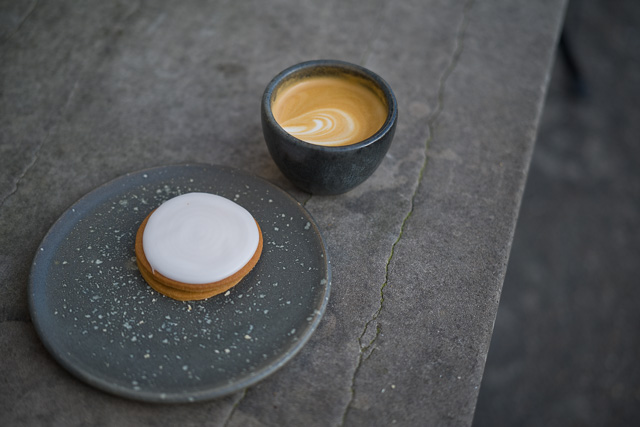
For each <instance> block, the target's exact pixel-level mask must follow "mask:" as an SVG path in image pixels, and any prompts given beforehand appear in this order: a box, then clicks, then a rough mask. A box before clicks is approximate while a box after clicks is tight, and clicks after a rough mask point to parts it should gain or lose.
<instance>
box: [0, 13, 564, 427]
mask: <svg viewBox="0 0 640 427" xmlns="http://www.w3.org/2000/svg"><path fill="white" fill-rule="evenodd" d="M94 3H95V4H94ZM293 4H295V7H292V5H293ZM0 10H7V12H6V13H7V16H9V18H6V19H2V20H0V24H1V25H2V31H0V34H2V37H3V39H1V41H0V42H1V43H2V45H1V46H0V49H1V55H2V57H1V59H2V60H1V64H2V65H0V67H1V68H0V72H1V73H2V77H3V78H2V82H1V84H2V89H1V93H2V98H1V103H0V124H1V126H2V128H1V130H2V133H1V134H0V135H1V138H2V140H1V141H0V144H1V145H0V147H1V150H2V151H1V152H2V156H1V158H0V162H1V163H0V167H1V169H2V171H3V173H2V175H1V180H0V251H1V252H0V321H2V323H1V324H0V330H1V332H0V338H1V340H2V343H3V345H2V346H1V347H0V349H1V350H0V351H1V352H2V353H1V356H2V358H3V360H5V362H4V363H3V364H2V365H0V377H2V378H3V382H2V383H1V384H2V385H1V386H0V394H1V396H2V399H0V414H1V415H2V419H4V420H7V421H8V424H10V425H29V424H34V423H36V424H37V423H38V422H41V423H42V422H44V421H45V420H46V421H47V422H51V423H53V424H58V425H79V424H87V423H88V424H95V423H101V424H105V425H154V424H165V423H167V422H174V421H175V422H176V423H178V422H179V423H181V424H186V425H228V426H247V425H268V426H271V425H273V426H275V425H323V426H324V425H389V424H392V423H396V424H398V425H416V424H420V423H424V424H438V425H468V424H470V423H471V420H472V417H473V412H474V408H475V402H476V399H477V395H478V387H479V385H480V379H481V377H482V372H483V368H484V360H485V357H486V353H487V350H488V345H489V341H490V339H491V332H492V327H493V322H494V319H495V314H496V310H497V304H498V299H499V295H500V291H501V286H502V281H503V278H504V272H505V267H506V263H507V259H508V255H509V250H510V245H511V240H512V235H513V229H514V227H515V222H516V217H517V213H518V208H519V203H520V199H521V196H522V190H523V187H524V181H525V178H526V173H527V168H528V163H529V157H530V155H531V151H532V147H533V142H534V138H535V133H536V128H537V124H538V119H539V116H540V111H541V107H542V103H543V99H544V92H545V88H546V83H547V79H548V73H549V69H550V64H551V61H552V54H553V51H554V47H555V42H556V39H557V35H558V30H559V28H560V24H561V21H562V16H563V11H564V1H562V0H549V1H545V2H526V1H524V0H522V1H518V2H515V3H514V2H506V1H505V2H500V3H495V2H492V3H490V2H483V1H477V0H476V1H472V0H469V1H455V2H449V1H438V0H431V1H428V2H422V1H417V0H413V1H412V0H407V1H402V2H389V1H381V2H358V1H344V2H342V1H341V2H321V1H310V2H304V4H300V3H293V2H290V1H284V0H280V1H273V2H270V3H269V4H268V5H265V4H264V2H258V1H248V2H205V1H187V2H180V3H175V2H169V1H160V2H153V3H150V2H149V3H147V2H132V3H131V2H113V3H110V4H109V5H103V4H101V3H100V2H84V3H82V4H81V5H78V4H76V3H74V2H65V1H58V2H52V3H40V2H38V3H37V4H36V5H35V6H34V7H27V6H24V7H22V8H18V7H15V6H6V7H5V6H4V5H3V6H2V9H0ZM7 34H8V35H7ZM314 58H335V59H341V60H346V61H350V62H355V63H359V64H361V65H364V66H366V67H369V68H371V69H372V70H373V71H375V72H376V73H378V74H380V75H381V76H382V77H383V78H385V79H386V80H387V81H388V82H389V83H390V85H391V87H393V88H394V91H395V93H396V97H397V99H398V103H399V113H400V114H399V123H398V128H397V131H396V137H395V140H394V142H393V144H392V146H391V149H390V151H389V153H388V154H387V157H386V158H385V160H384V161H383V163H382V165H381V166H380V168H379V169H378V170H377V171H376V172H375V173H374V175H373V176H372V177H371V178H370V179H369V180H368V181H366V182H365V183H364V184H362V185H361V186H360V187H358V188H356V189H354V190H353V191H351V192H349V193H347V194H345V195H342V196H335V197H319V196H309V195H308V194H305V193H303V192H301V191H299V190H296V189H295V188H293V187H292V185H291V184H290V183H288V182H287V181H286V179H285V178H284V177H282V175H281V174H280V173H279V171H278V170H277V168H276V167H275V165H274V164H273V162H272V161H271V159H270V158H269V156H268V153H267V150H266V147H265V145H264V141H263V140H262V135H261V130H260V118H259V105H260V97H261V95H262V91H263V89H264V87H265V86H266V84H267V83H268V81H269V80H270V79H271V77H273V76H274V75H275V74H276V73H277V72H279V71H280V70H282V69H284V68H286V67H287V66H289V65H292V64H294V63H296V62H300V61H303V60H307V59H314ZM187 161H188V162H194V161H199V162H207V163H215V164H224V165H228V166H234V167H237V168H240V169H242V170H245V171H249V172H252V173H255V174H257V175H260V176H262V177H264V178H266V179H268V180H270V181H271V182H273V183H275V184H277V185H280V186H281V187H283V188H284V189H286V190H287V191H289V192H290V193H291V194H292V195H293V196H294V197H296V198H297V199H298V200H300V201H301V203H303V204H305V206H306V208H307V209H308V210H309V212H310V213H311V214H312V215H313V216H314V218H315V219H316V221H317V223H318V225H319V227H320V228H321V230H322V232H323V234H324V237H325V240H326V243H327V246H328V250H329V254H330V256H331V259H332V266H333V287H332V295H331V299H330V301H329V306H328V308H327V312H326V315H325V318H324V319H323V321H322V322H321V324H320V326H319V328H318V330H317V331H316V333H315V334H314V336H313V337H312V338H311V340H310V341H309V343H308V344H307V346H306V347H305V348H304V349H303V350H302V351H301V352H300V354H299V355H298V356H296V358H294V360H292V361H291V362H290V363H289V364H287V365H286V366H285V367H284V368H283V369H281V370H280V371H279V372H277V373H276V374H274V375H273V376H271V377H269V378H268V379H266V380H265V381H263V382H261V383H259V384H258V385H256V386H254V387H251V388H249V389H247V390H245V391H244V392H242V393H238V394H236V395H233V396H229V397H227V398H224V399H219V400H216V401H212V402H204V403H197V404H193V405H174V406H160V405H148V404H142V403H137V402H131V401H126V400H124V399H121V398H117V397H113V396H109V395H106V394H104V393H103V392H100V391H97V390H94V389H92V388H90V387H88V386H86V385H84V384H83V383H81V382H79V381H77V380H75V379H74V378H72V377H71V376H70V375H69V374H67V373H66V372H65V371H64V370H62V368H60V367H59V366H58V365H56V364H55V363H54V362H53V361H52V359H51V358H50V357H49V356H48V355H47V354H46V352H45V350H44V348H43V347H42V345H41V344H39V342H38V340H37V337H36V336H35V333H34V331H33V328H32V327H31V325H30V323H29V314H28V306H27V298H26V285H27V282H28V274H29V267H30V263H31V260H32V258H33V254H34V252H35V250H36V248H37V246H38V244H39V242H40V240H41V239H42V237H43V236H44V234H45V233H46V231H47V229H48V228H49V227H50V226H51V224H53V222H54V221H55V220H56V219H57V218H58V217H59V216H60V215H61V214H62V212H64V210H65V209H66V208H67V207H69V206H70V205H71V204H72V203H73V202H74V201H76V200H77V199H78V198H80V197H81V196H82V195H84V194H86V193H87V192H88V191H90V190H92V189H93V188H95V187H96V186H98V185H100V184H102V183H104V182H106V181H108V180H110V179H113V178H115V177H117V176H119V175H121V174H123V173H126V172H129V171H132V170H138V169H142V168H146V167H150V166H156V165H163V164H171V163H181V162H187ZM17 242H19V243H17ZM36 402H37V407H38V410H37V411H34V410H32V409H31V408H32V407H34V406H36Z"/></svg>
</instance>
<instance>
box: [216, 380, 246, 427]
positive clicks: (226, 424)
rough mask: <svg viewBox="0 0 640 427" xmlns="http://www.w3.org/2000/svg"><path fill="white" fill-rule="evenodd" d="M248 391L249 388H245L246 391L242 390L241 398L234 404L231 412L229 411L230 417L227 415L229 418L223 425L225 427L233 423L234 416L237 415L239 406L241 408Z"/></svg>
mask: <svg viewBox="0 0 640 427" xmlns="http://www.w3.org/2000/svg"><path fill="white" fill-rule="evenodd" d="M247 390H249V388H248V387H247V388H245V389H244V390H242V394H241V395H240V397H239V398H238V399H237V400H236V401H235V402H234V403H233V406H232V407H231V410H230V411H229V415H227V418H226V419H225V420H224V422H223V423H222V426H223V427H227V426H228V425H229V422H230V421H231V418H232V417H233V414H235V413H236V410H237V409H238V406H240V402H242V400H243V399H244V398H245V396H246V395H247Z"/></svg>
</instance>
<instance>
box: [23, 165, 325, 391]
mask: <svg viewBox="0 0 640 427" xmlns="http://www.w3.org/2000/svg"><path fill="white" fill-rule="evenodd" d="M192 191H200V192H209V193H212V194H218V195H220V196H223V197H226V198H228V199H230V200H233V201H235V202H236V203H238V204H239V205H241V206H243V207H244V208H245V209H247V210H248V211H249V212H250V213H251V214H252V215H253V216H254V218H255V219H256V220H257V221H258V223H259V224H260V227H261V229H262V233H263V239H264V249H263V252H262V256H261V258H260V260H259V261H258V264H257V265H256V267H255V268H254V269H253V270H252V271H251V272H250V273H249V274H248V275H247V276H246V277H245V278H244V279H243V280H242V281H241V282H240V283H239V284H238V285H236V286H235V287H234V288H232V289H231V290H230V291H229V292H228V293H227V294H225V295H218V296H214V297H212V298H209V299H208V300H204V301H192V302H180V301H176V300H173V299H171V298H168V297H165V296H164V295H162V294H159V293H157V292H156V291H154V290H153V289H152V288H151V287H150V286H149V285H147V283H146V282H145V281H144V279H142V276H141V275H140V273H139V272H138V269H137V266H136V258H135V252H134V241H135V235H136V231H137V229H138V227H139V225H140V223H141V222H142V220H143V219H144V218H145V216H146V215H147V214H148V213H149V212H151V210H153V209H154V208H156V207H158V206H159V205H160V204H161V203H162V202H164V201H165V200H167V199H169V198H172V197H175V196H177V195H180V194H184V193H188V192H192ZM330 278H331V272H330V264H329V260H328V257H327V253H326V250H325V247H324V244H323V240H322V236H321V235H320V232H319V230H318V228H317V226H316V224H315V223H314V221H313V219H312V218H311V216H310V215H309V213H308V212H307V211H306V210H305V209H304V208H303V207H302V206H301V205H300V204H299V203H298V202H297V201H296V200H295V199H293V198H292V197H291V196H289V195H288V194H287V193H285V192H284V191H282V190H281V189H279V188H277V187H275V186H273V185H272V184H270V183H268V182H267V181H265V180H263V179H261V178H258V177H255V176H251V175H247V174H245V173H242V172H240V171H238V170H235V169H231V168H227V167H221V166H211V165H178V166H165V167H159V168H154V169H149V170H145V171H141V172H136V173H131V174H128V175H125V176H123V177H120V178H118V179H116V180H114V181H111V182H110V183H108V184H105V185H104V186H102V187H99V188H98V189H96V190H94V191H93V192H91V193H89V194H88V195H86V196H85V197H83V198H82V199H80V200H79V201H78V202H77V203H76V204H74V205H73V206H72V207H71V208H70V209H69V210H68V211H67V212H65V213H64V214H63V215H62V217H61V218H60V219H59V220H58V221H57V222H56V223H55V224H54V225H53V227H52V228H51V230H50V231H49V233H48V234H47V235H46V237H45V238H44V240H43V241H42V244H41V245H40V248H39V250H38V252H37V254H36V256H35V259H34V262H33V266H32V269H31V278H30V283H29V304H30V310H31V317H32V320H33V323H34V325H35V328H36V330H37V332H38V334H39V336H40V338H41V339H42V341H43V342H44V345H45V346H46V347H47V349H48V350H49V352H50V353H51V354H52V355H53V356H54V357H55V358H56V359H57V360H58V362H60V363H61V364H62V365H63V366H64V367H65V368H66V369H68V370H69V371H70V372H72V373H73V374H74V375H76V376H77V377H79V378H80V379H82V380H83V381H86V382H87V383H89V384H91V385H93V386H95V387H98V388H100V389H102V390H106V391H108V392H111V393H114V394H117V395H120V396H124V397H129V398H134V399H138V400H144V401H156V402H192V401H198V400H204V399H211V398H215V397H219V396H223V395H226V394H229V393H233V392H235V391H238V390H241V389H243V388H246V387H247V386H249V385H251V384H254V383H256V382H257V381H259V380H261V379H263V378H265V377H266V376H267V375H269V374H271V373H273V372H274V371H275V370H277V369H278V368H280V367H281V366H282V365H283V364H284V363H286V362H287V361H288V360H290V359H291V358H292V357H293V356H294V355H295V354H296V353H297V352H298V351H299V350H300V348H302V346H303V345H304V344H305V342H306V341H307V340H308V339H309V337H310V335H311V334H312V333H313V331H314V330H315V328H316V326H317V325H318V323H319V321H320V318H321V316H322V314H323V312H324V310H325V307H326V305H327V301H328V298H329V288H330V281H331V280H330Z"/></svg>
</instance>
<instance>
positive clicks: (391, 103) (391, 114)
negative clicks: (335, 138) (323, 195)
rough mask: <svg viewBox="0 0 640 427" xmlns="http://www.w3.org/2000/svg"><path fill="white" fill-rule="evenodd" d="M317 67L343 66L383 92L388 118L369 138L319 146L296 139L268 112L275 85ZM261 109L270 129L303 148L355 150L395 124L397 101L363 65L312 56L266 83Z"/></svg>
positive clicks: (375, 139)
mask: <svg viewBox="0 0 640 427" xmlns="http://www.w3.org/2000/svg"><path fill="white" fill-rule="evenodd" d="M318 66H323V67H333V68H338V69H344V70H347V71H349V72H351V73H355V74H357V75H359V76H360V77H364V78H366V79H368V80H370V81H372V82H374V83H375V84H376V86H377V87H378V88H379V89H380V90H381V91H382V93H383V95H384V97H385V99H386V101H387V110H388V113H387V118H386V120H385V122H384V123H383V125H382V126H381V127H380V129H378V130H377V131H376V133H374V134H373V135H371V136H370V137H368V138H366V139H364V140H362V141H360V142H356V143H354V144H348V145H338V146H331V145H319V144H312V143H310V142H307V141H303V140H301V139H299V138H296V137H295V136H293V135H291V134H290V133H288V132H287V131H286V130H284V129H283V128H282V126H280V124H279V123H278V122H277V121H276V119H275V117H273V113H272V111H271V98H272V95H273V91H274V90H275V89H276V88H277V87H278V85H279V84H280V83H281V82H282V81H284V80H285V79H287V78H289V77H290V76H292V75H294V74H297V73H301V72H304V70H308V69H311V68H315V67H318ZM262 110H263V111H264V113H265V114H264V115H265V118H266V120H267V121H268V122H269V123H270V124H271V126H272V127H273V129H274V130H275V131H276V132H278V133H279V134H280V136H281V137H283V138H284V139H286V140H287V141H289V142H290V143H292V144H294V145H299V146H304V147H306V148H308V149H309V148H310V149H315V150H318V151H326V152H344V151H354V150H358V149H360V148H363V147H367V146H369V145H372V144H375V143H376V142H377V141H379V140H380V139H382V138H383V137H384V136H385V135H386V134H387V133H389V131H391V130H392V129H393V127H394V125H395V122H396V120H397V117H398V103H397V101H396V97H395V94H394V93H393V91H392V90H391V86H389V84H388V83H387V82H386V81H385V80H384V79H383V78H382V77H380V76H379V75H378V74H376V73H374V72H373V71H371V70H369V69H367V68H365V67H362V66H360V65H357V64H353V63H350V62H346V61H340V60H337V59H315V60H311V61H304V62H300V63H298V64H295V65H292V66H290V67H288V68H286V69H284V70H283V71H281V72H280V73H278V74H277V75H276V76H275V77H274V78H273V79H272V80H271V81H270V82H269V84H268V85H267V87H266V88H265V90H264V93H263V95H262Z"/></svg>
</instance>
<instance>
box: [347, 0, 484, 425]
mask: <svg viewBox="0 0 640 427" xmlns="http://www.w3.org/2000/svg"><path fill="white" fill-rule="evenodd" d="M474 1H475V0H468V1H466V2H465V4H464V7H463V11H462V19H461V21H460V24H459V26H458V31H457V32H456V37H455V47H454V50H453V54H452V55H451V60H450V61H449V64H448V65H447V67H446V68H445V70H444V72H443V73H442V75H441V76H440V79H439V82H438V93H437V96H438V102H437V106H436V109H435V111H434V112H433V113H432V114H431V116H430V117H429V119H428V120H427V127H428V129H429V136H428V138H427V140H426V141H425V144H424V153H425V156H424V161H423V163H422V166H421V167H420V171H419V173H418V178H417V182H416V186H415V188H414V191H413V194H412V195H411V201H410V206H409V211H408V212H407V214H406V215H405V217H404V219H403V220H402V223H401V224H400V232H399V233H398V237H397V238H396V240H395V241H394V242H393V244H392V245H391V250H390V253H389V257H388V258H387V263H386V265H385V275H384V282H383V283H382V285H381V286H380V303H379V305H378V309H377V310H376V311H375V312H374V314H373V315H372V316H371V318H370V319H369V320H368V321H367V322H366V323H365V325H364V328H363V331H362V333H361V334H360V336H359V337H358V347H359V350H360V351H359V353H358V361H357V364H356V368H355V370H354V372H353V375H352V377H351V386H350V392H351V396H350V399H349V402H348V403H347V406H346V407H345V410H344V412H343V414H342V417H341V419H340V423H339V426H343V425H344V423H345V421H346V419H347V416H348V415H349V411H350V410H351V407H352V404H353V402H354V400H355V398H356V389H355V382H356V379H357V377H358V374H359V373H360V369H361V368H362V365H363V363H364V362H365V361H367V360H368V359H369V358H370V357H371V355H372V354H373V352H374V350H375V347H373V346H374V345H375V343H376V341H377V340H378V338H379V337H380V334H381V331H382V326H381V324H380V323H377V320H378V317H379V316H380V313H381V312H382V309H383V308H384V299H385V298H384V292H385V288H386V287H387V284H388V283H389V267H390V265H391V261H392V260H393V257H394V255H395V249H396V246H397V245H398V243H399V242H400V240H402V236H403V234H404V230H405V227H406V224H407V222H408V221H409V219H410V218H411V216H412V215H413V211H414V208H415V199H416V196H417V194H418V190H419V189H420V187H421V185H422V178H423V177H424V172H425V170H426V167H427V163H428V156H427V153H428V148H429V144H430V143H431V141H432V140H433V137H434V134H435V130H436V124H437V121H438V118H439V117H440V114H441V113H442V111H443V109H444V91H445V87H446V83H447V80H448V79H449V76H450V75H451V74H452V73H453V70H454V69H455V67H456V66H457V64H458V62H459V60H460V56H461V55H462V50H463V48H464V38H465V34H466V29H467V25H468V21H469V11H470V9H471V6H472V5H473V3H474ZM374 322H376V332H375V334H374V336H373V338H371V339H370V340H369V342H368V343H366V344H364V345H363V340H364V337H365V335H366V334H367V331H368V330H369V327H370V326H371V325H372V324H373V323H374ZM367 352H368V354H366V356H365V353H367Z"/></svg>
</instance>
